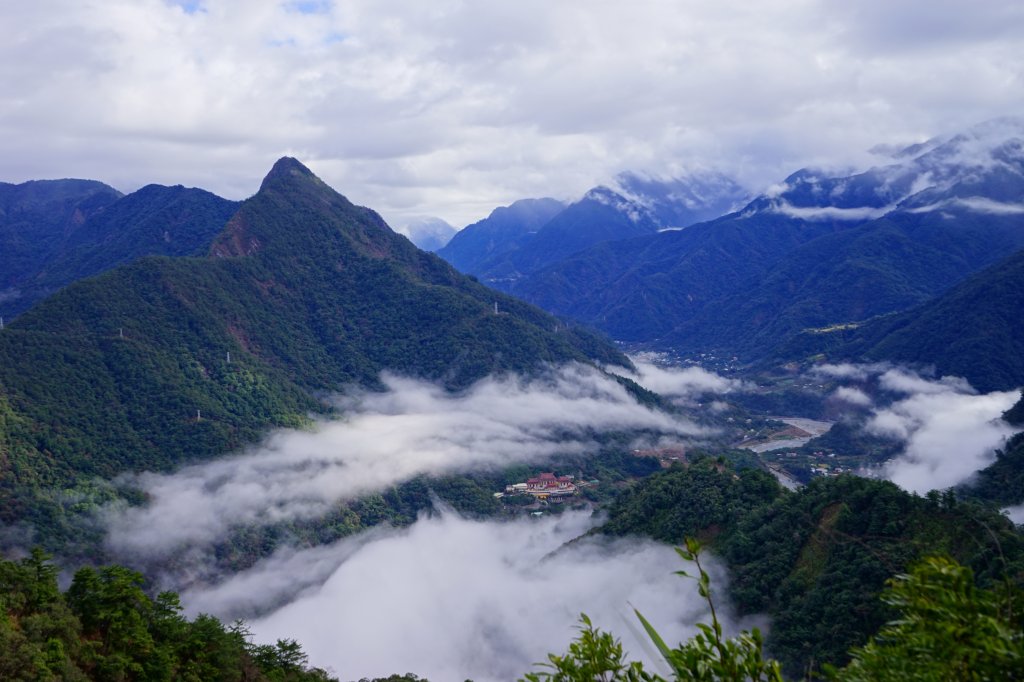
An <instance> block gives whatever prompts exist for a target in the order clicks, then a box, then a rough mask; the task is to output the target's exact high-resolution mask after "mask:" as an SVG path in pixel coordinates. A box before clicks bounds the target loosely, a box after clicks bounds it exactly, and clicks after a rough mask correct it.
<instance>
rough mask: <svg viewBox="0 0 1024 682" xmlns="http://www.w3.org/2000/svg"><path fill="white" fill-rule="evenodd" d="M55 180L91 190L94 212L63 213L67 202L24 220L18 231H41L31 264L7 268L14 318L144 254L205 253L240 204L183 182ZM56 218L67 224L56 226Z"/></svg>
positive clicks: (6, 307) (1, 308) (6, 303)
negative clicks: (131, 186) (132, 186)
mask: <svg viewBox="0 0 1024 682" xmlns="http://www.w3.org/2000/svg"><path fill="white" fill-rule="evenodd" d="M52 182H56V183H78V184H73V185H72V186H73V187H79V188H80V190H82V191H85V192H86V193H87V194H86V196H87V197H88V199H87V201H88V202H89V203H88V204H87V208H86V209H83V208H82V206H81V205H78V204H76V205H75V208H74V209H72V213H71V217H70V218H61V216H62V210H61V208H60V207H59V206H55V205H53V204H52V202H51V203H44V204H41V205H40V208H39V210H38V211H36V212H35V213H34V214H30V215H28V216H25V217H23V218H22V219H21V227H20V228H18V229H17V231H16V235H20V236H24V235H27V234H30V233H31V232H32V231H35V232H36V233H39V234H38V235H37V237H35V238H33V239H32V241H31V242H30V243H29V244H25V245H24V247H25V248H24V249H23V253H25V254H26V256H28V254H29V252H28V250H27V249H29V248H30V249H31V258H30V259H26V266H25V267H20V268H19V267H11V268H10V269H9V270H8V269H4V270H3V272H4V273H5V278H6V283H7V286H8V290H7V291H8V297H7V299H6V300H0V314H3V315H5V316H6V317H7V319H11V318H12V317H13V316H14V315H15V314H17V313H20V312H22V311H24V310H26V309H28V308H29V307H31V306H32V305H33V304H35V303H36V302H37V301H39V300H41V299H43V298H45V297H46V296H48V295H49V294H51V293H53V292H54V291H57V290H58V289H60V288H61V287H64V286H66V285H68V284H70V283H71V282H73V281H76V280H79V279H83V278H85V277H90V276H92V275H97V274H99V273H101V272H105V271H107V270H109V269H111V268H113V267H115V266H117V265H122V264H125V263H129V262H131V261H133V260H135V259H137V258H141V257H142V256H147V255H165V256H194V255H200V254H202V253H204V252H205V251H206V249H208V248H209V246H210V242H211V241H212V239H213V237H214V236H216V234H217V233H218V232H220V230H221V229H223V227H224V224H225V223H226V222H227V220H228V218H230V217H231V215H232V214H233V213H234V212H235V210H237V208H238V202H235V201H228V200H227V199H222V198H220V197H218V196H216V195H214V194H211V193H209V192H207V191H205V190H201V189H186V188H184V187H182V186H180V185H179V186H176V187H163V186H160V185H148V186H146V187H143V188H142V189H140V190H138V191H136V192H133V193H131V194H129V195H127V196H121V195H120V194H119V193H116V192H114V190H112V189H110V188H108V187H106V185H102V184H100V183H94V182H92V181H66V180H60V181H52ZM45 183H46V181H44V186H47V185H46V184H45ZM34 184H35V183H26V184H25V185H22V186H18V187H22V188H24V187H32V186H33V185H34ZM48 187H49V188H50V190H51V191H52V190H53V189H55V187H54V186H53V185H49V186H48ZM67 210H68V209H67V208H65V209H64V212H66V211H67ZM8 215H9V214H8ZM55 220H56V221H61V222H57V223H54V224H51V221H55ZM69 220H70V223H69V222H68V221H69ZM9 234H10V233H9ZM13 236H15V235H11V236H10V237H8V243H9V240H10V239H11V238H12V237H13Z"/></svg>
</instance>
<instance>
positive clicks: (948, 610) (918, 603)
mask: <svg viewBox="0 0 1024 682" xmlns="http://www.w3.org/2000/svg"><path fill="white" fill-rule="evenodd" d="M1019 596H1020V595H1019V593H1018V594H1014V591H1013V590H1012V589H1011V590H1010V591H1009V592H1007V591H1006V590H997V589H993V590H980V589H978V588H977V587H975V584H974V574H973V572H972V571H971V569H969V568H967V567H965V566H961V565H960V564H958V563H956V562H955V561H953V560H952V559H949V558H946V557H929V558H927V559H925V560H924V561H922V562H921V563H920V564H918V565H917V566H916V567H915V568H914V569H913V570H912V571H911V572H910V573H909V574H907V575H899V576H896V577H895V578H893V579H891V580H890V581H889V587H888V588H887V590H886V592H885V593H884V594H883V595H882V599H883V600H884V601H885V602H886V603H887V604H889V605H890V606H892V607H894V608H896V609H897V610H898V611H899V617H898V618H897V619H896V620H893V621H891V622H890V623H888V624H887V625H886V626H885V627H883V628H882V629H881V630H880V631H879V632H878V634H877V635H875V636H874V637H873V638H872V639H871V641H870V642H868V644H866V645H865V646H863V647H860V648H858V649H854V650H853V651H852V652H851V653H852V656H853V660H852V661H851V662H850V664H849V665H848V666H846V667H845V668H843V669H842V670H839V671H836V670H831V671H829V672H830V677H831V678H833V679H835V680H838V681H839V682H862V681H863V682H867V681H869V680H871V681H874V680H879V681H883V682H884V681H885V680H899V681H900V682H905V681H906V680H1007V679H1024V631H1022V630H1021V628H1020V623H1019V620H1018V622H1015V618H1014V610H1013V608H1012V607H1013V603H1014V601H1015V600H1016V599H1019ZM1017 618H1018V619H1019V615H1018V617H1017Z"/></svg>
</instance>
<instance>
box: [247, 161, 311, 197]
mask: <svg viewBox="0 0 1024 682" xmlns="http://www.w3.org/2000/svg"><path fill="white" fill-rule="evenodd" d="M298 178H312V179H314V180H316V179H317V177H316V175H314V174H313V171H311V170H309V169H308V168H306V167H305V166H304V165H302V162H300V161H299V160H298V159H296V158H294V157H291V156H282V157H281V158H280V159H278V160H277V162H276V163H275V164H274V167H273V168H271V169H270V172H269V173H267V176H266V177H265V178H263V184H261V185H260V190H261V191H262V190H264V189H267V188H268V187H269V186H273V185H275V184H277V183H279V182H281V181H285V182H287V181H290V180H292V179H298Z"/></svg>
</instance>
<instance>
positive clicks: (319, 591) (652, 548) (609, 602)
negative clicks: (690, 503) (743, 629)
mask: <svg viewBox="0 0 1024 682" xmlns="http://www.w3.org/2000/svg"><path fill="white" fill-rule="evenodd" d="M592 523H593V521H592V520H591V519H590V518H589V515H588V514H586V513H582V512H573V513H566V514H564V515H562V516H560V517H546V518H543V519H523V520H519V521H515V522H504V523H501V522H493V521H491V522H473V521H467V520H464V519H461V518H459V517H457V516H455V515H453V514H450V513H445V514H442V515H440V516H438V517H434V518H424V519H420V520H419V521H418V522H417V523H415V524H414V525H413V526H411V527H409V528H407V529H403V530H400V531H387V532H380V531H378V532H376V533H373V535H372V537H371V539H369V540H366V539H364V538H353V539H346V540H342V541H340V542H338V543H336V544H335V545H334V546H332V547H331V548H329V549H328V550H326V551H335V552H338V553H339V555H347V556H346V558H344V559H343V560H341V561H339V562H338V566H337V568H336V570H334V571H333V573H331V574H330V576H329V577H327V578H326V580H325V581H324V582H323V584H322V585H321V586H316V587H312V588H309V589H307V590H306V591H305V593H304V594H303V595H302V596H300V597H299V598H297V599H296V600H295V601H293V602H292V603H290V604H288V605H287V606H284V607H283V608H280V609H279V610H277V611H275V612H273V613H271V614H269V615H267V616H266V617H264V618H261V619H259V620H256V621H253V622H251V623H250V626H251V628H252V630H253V632H254V634H255V636H256V639H257V640H258V641H274V640H275V639H277V638H295V639H297V640H299V641H300V642H301V643H302V644H303V646H304V648H305V650H306V652H307V653H308V654H309V657H310V662H311V663H312V664H313V665H317V666H321V667H326V668H329V669H332V670H333V671H334V673H335V674H336V675H338V676H339V677H340V678H341V679H342V680H354V679H359V678H361V677H376V676H386V675H389V674H391V673H396V672H397V673H405V672H414V673H416V674H417V675H420V676H424V677H428V678H429V679H431V680H463V679H467V678H469V679H473V680H476V682H488V681H498V680H501V681H505V680H511V679H516V678H517V677H518V676H520V675H522V674H523V673H525V672H527V671H529V670H531V669H532V666H533V663H535V662H537V661H543V660H546V654H547V653H548V652H555V653H562V652H564V651H565V649H566V648H567V646H568V643H569V641H570V640H571V639H572V638H573V637H574V636H575V634H576V631H575V630H574V626H575V625H576V624H577V622H578V617H579V614H580V612H586V613H587V614H588V615H589V616H590V617H591V619H592V620H593V622H594V624H595V625H597V626H598V627H601V628H603V629H606V630H611V631H613V632H614V633H615V634H616V635H617V636H619V637H621V639H622V641H623V643H624V645H625V647H626V649H627V650H628V651H629V652H630V653H631V654H632V655H633V656H634V657H643V658H647V659H648V660H654V659H656V658H657V656H656V655H655V654H654V653H653V652H646V651H645V647H647V648H649V646H648V645H647V644H646V637H645V636H644V635H643V634H642V633H640V632H639V631H638V630H639V628H638V622H637V621H636V618H635V616H634V615H633V613H632V610H631V608H630V607H631V605H632V606H635V607H636V608H638V609H639V610H640V611H641V612H642V613H643V614H644V615H645V616H646V617H647V618H648V619H649V620H651V621H652V623H654V624H655V625H656V627H657V628H658V629H659V631H660V632H661V634H662V635H663V637H664V638H665V639H666V641H668V642H671V643H673V644H674V643H676V642H679V641H682V640H683V639H686V638H688V637H689V636H691V635H692V634H693V633H694V632H695V630H694V629H693V627H692V625H693V623H695V622H697V621H699V620H704V619H706V617H707V612H706V606H705V604H704V602H703V600H702V599H701V598H700V596H699V595H698V594H697V592H696V589H695V588H696V584H695V582H694V581H693V580H689V579H684V578H681V577H679V576H676V575H673V571H676V570H679V569H684V568H687V567H686V566H684V565H683V562H682V561H681V560H680V558H679V557H678V556H677V555H676V554H675V552H674V551H673V550H672V549H671V548H669V547H666V546H663V545H658V544H655V543H653V542H649V541H638V540H614V541H610V540H607V539H586V540H583V541H580V542H576V543H573V544H571V545H569V546H567V547H562V546H563V543H565V542H567V541H569V540H571V539H573V538H575V537H577V536H578V535H579V534H580V533H582V532H584V531H585V530H587V529H588V528H589V527H590V525H591V524H592ZM353 544H356V545H357V549H356V550H355V551H354V552H349V548H350V546H351V545H353ZM560 548H561V549H560ZM323 551H325V550H311V551H303V552H298V553H296V554H293V555H292V556H291V557H289V558H288V560H287V561H277V562H265V564H263V565H260V566H257V567H254V569H252V570H251V571H247V572H245V573H242V574H240V575H238V576H236V577H234V578H232V579H231V580H229V581H227V582H226V583H225V584H224V585H222V586H220V587H218V588H216V589H214V590H210V591H207V592H204V593H197V592H193V593H187V594H185V595H184V598H185V602H186V604H189V605H198V607H200V608H202V609H204V610H213V611H214V612H215V613H219V614H221V615H224V616H231V615H232V613H233V611H234V610H235V609H236V608H237V607H238V604H239V601H238V598H239V596H240V595H241V594H243V593H248V594H250V595H259V594H262V586H263V585H264V584H274V583H275V581H282V580H283V581H287V580H288V579H289V576H290V575H292V571H293V570H294V568H295V566H296V565H298V564H301V563H303V562H304V560H305V558H306V557H307V556H312V557H314V559H315V560H319V559H321V558H322V557H323ZM552 552H554V553H552ZM708 562H709V564H711V570H712V574H713V588H714V589H715V591H716V594H718V595H721V594H724V592H725V587H726V582H725V578H724V576H723V574H722V572H721V571H720V570H719V569H718V568H717V565H715V564H714V562H712V561H711V560H710V558H709V559H708ZM270 563H276V568H270V567H269V564H270ZM718 600H719V601H718V604H717V605H718V607H719V609H722V607H723V606H724V599H723V598H722V597H721V596H719V597H718Z"/></svg>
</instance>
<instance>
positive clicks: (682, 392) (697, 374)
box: [610, 353, 745, 403]
mask: <svg viewBox="0 0 1024 682" xmlns="http://www.w3.org/2000/svg"><path fill="white" fill-rule="evenodd" d="M659 357H660V356H659V355H658V354H656V353H643V354H638V355H635V356H631V357H630V360H632V361H633V366H634V367H636V372H635V373H633V372H624V371H622V370H621V369H620V368H617V367H616V368H611V370H610V371H614V372H616V373H619V374H621V375H622V376H625V377H627V378H629V379H632V380H634V381H636V382H637V383H638V384H640V385H641V386H643V387H644V388H647V389H649V390H651V391H654V392H655V393H660V394H661V395H663V396H665V397H667V398H670V399H673V400H674V401H675V402H683V403H685V402H688V401H690V400H692V399H694V398H697V397H700V396H702V395H707V394H716V395H724V394H726V393H731V392H734V391H742V390H743V389H744V387H745V384H744V383H743V382H742V381H739V380H737V379H729V378H728V377H723V376H722V375H720V374H716V373H714V372H709V371H708V370H706V369H704V368H703V367H697V366H692V367H675V366H669V365H665V364H662V363H659V362H658V360H659Z"/></svg>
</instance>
